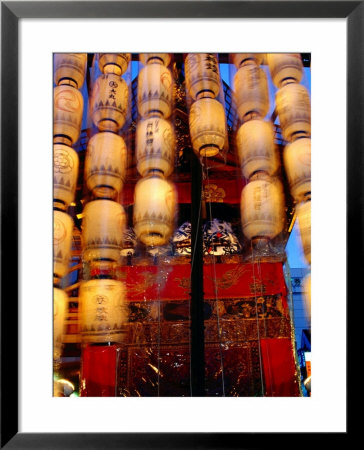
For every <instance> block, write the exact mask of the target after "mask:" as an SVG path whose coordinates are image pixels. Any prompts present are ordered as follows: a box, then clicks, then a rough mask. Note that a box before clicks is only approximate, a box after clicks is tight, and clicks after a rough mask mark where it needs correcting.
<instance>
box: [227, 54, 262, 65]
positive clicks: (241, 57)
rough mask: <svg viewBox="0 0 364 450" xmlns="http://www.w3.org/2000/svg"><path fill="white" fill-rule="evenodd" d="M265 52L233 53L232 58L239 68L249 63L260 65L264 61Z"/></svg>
mask: <svg viewBox="0 0 364 450" xmlns="http://www.w3.org/2000/svg"><path fill="white" fill-rule="evenodd" d="M263 57H264V53H233V55H232V60H233V63H234V64H235V66H236V67H237V68H238V69H239V68H240V67H242V66H246V65H248V64H256V65H257V66H259V65H260V64H262V62H263Z"/></svg>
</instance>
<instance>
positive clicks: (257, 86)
mask: <svg viewBox="0 0 364 450" xmlns="http://www.w3.org/2000/svg"><path fill="white" fill-rule="evenodd" d="M234 86H235V101H236V105H237V110H238V115H239V117H240V119H241V120H243V121H244V120H247V118H248V119H249V118H250V116H256V115H258V116H259V117H262V118H263V117H265V116H266V115H267V113H268V111H269V95H268V82H267V77H266V75H265V73H264V70H263V69H261V68H260V67H259V66H256V65H254V64H249V65H245V66H242V67H240V69H239V70H238V71H237V72H236V74H235V77H234Z"/></svg>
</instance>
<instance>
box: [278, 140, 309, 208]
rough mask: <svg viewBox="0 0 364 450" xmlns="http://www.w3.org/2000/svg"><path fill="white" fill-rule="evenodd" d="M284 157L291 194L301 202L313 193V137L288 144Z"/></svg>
mask: <svg viewBox="0 0 364 450" xmlns="http://www.w3.org/2000/svg"><path fill="white" fill-rule="evenodd" d="M283 157H284V167H285V169H286V173H287V177H288V181H289V185H290V189H291V194H292V196H293V197H294V198H295V200H296V201H298V202H300V201H302V200H303V199H304V198H305V197H306V196H307V194H309V193H311V139H308V138H301V139H297V140H296V141H294V142H292V143H291V144H288V145H286V147H285V149H284V153H283Z"/></svg>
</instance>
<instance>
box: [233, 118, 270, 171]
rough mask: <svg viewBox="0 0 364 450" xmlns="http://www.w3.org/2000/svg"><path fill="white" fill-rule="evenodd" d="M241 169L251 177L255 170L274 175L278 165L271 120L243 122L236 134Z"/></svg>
mask: <svg viewBox="0 0 364 450" xmlns="http://www.w3.org/2000/svg"><path fill="white" fill-rule="evenodd" d="M236 146H237V150H238V156H239V160H240V165H241V170H242V172H243V175H244V177H245V178H247V179H249V178H250V177H251V176H252V175H253V174H254V173H255V172H258V171H264V172H266V173H267V174H268V175H272V174H273V173H274V172H275V171H276V170H277V167H278V157H277V153H276V149H275V145H274V130H273V126H272V123H271V122H270V121H265V120H261V119H255V120H249V121H248V122H245V123H243V125H242V126H241V127H240V128H239V130H238V133H237V135H236Z"/></svg>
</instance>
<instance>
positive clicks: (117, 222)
mask: <svg viewBox="0 0 364 450" xmlns="http://www.w3.org/2000/svg"><path fill="white" fill-rule="evenodd" d="M83 214H84V217H83V220H82V245H83V259H84V261H92V260H98V259H108V260H110V261H118V259H119V257H120V250H121V249H122V246H123V233H124V228H125V222H126V217H125V212H124V209H123V207H122V206H121V205H120V204H119V203H116V202H114V201H112V200H103V199H97V200H94V201H92V202H89V203H87V205H86V206H85V208H84V210H83Z"/></svg>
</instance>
